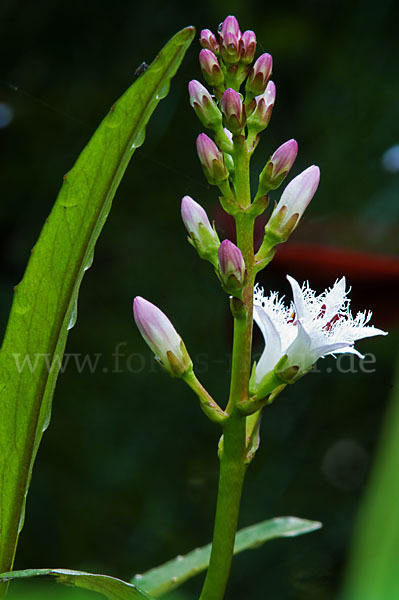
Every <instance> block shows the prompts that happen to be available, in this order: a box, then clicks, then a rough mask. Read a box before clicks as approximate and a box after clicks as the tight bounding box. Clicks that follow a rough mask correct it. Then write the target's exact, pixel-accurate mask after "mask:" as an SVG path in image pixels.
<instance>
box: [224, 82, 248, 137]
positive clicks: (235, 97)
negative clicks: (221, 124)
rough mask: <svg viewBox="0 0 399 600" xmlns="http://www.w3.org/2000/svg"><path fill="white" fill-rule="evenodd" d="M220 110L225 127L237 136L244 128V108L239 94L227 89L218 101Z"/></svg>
mask: <svg viewBox="0 0 399 600" xmlns="http://www.w3.org/2000/svg"><path fill="white" fill-rule="evenodd" d="M220 108H221V109H222V113H223V115H224V118H225V125H226V126H227V129H229V130H230V131H231V132H232V133H233V134H235V135H238V134H240V133H241V131H242V130H243V128H244V127H245V123H246V118H245V108H244V103H243V101H242V97H241V94H239V93H238V92H236V91H235V90H233V89H231V88H228V89H227V90H226V91H225V92H224V94H223V96H222V99H221V101H220Z"/></svg>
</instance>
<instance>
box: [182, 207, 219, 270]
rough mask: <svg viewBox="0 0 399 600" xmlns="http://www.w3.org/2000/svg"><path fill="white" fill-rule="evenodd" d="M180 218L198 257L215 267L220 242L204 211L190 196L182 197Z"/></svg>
mask: <svg viewBox="0 0 399 600" xmlns="http://www.w3.org/2000/svg"><path fill="white" fill-rule="evenodd" d="M181 216H182V219H183V223H184V225H185V227H186V229H187V231H188V233H189V235H190V237H189V241H190V243H191V244H192V245H193V246H194V248H195V249H196V250H197V252H198V254H199V256H200V257H201V258H203V259H204V260H209V262H211V263H212V264H213V265H215V266H216V264H217V251H218V249H219V246H220V240H219V237H218V234H217V233H216V231H215V229H214V228H213V227H212V226H211V224H210V222H209V219H208V215H207V214H206V212H205V210H204V209H203V208H202V206H201V205H200V204H198V203H197V202H195V200H193V199H192V198H190V196H184V198H182V201H181Z"/></svg>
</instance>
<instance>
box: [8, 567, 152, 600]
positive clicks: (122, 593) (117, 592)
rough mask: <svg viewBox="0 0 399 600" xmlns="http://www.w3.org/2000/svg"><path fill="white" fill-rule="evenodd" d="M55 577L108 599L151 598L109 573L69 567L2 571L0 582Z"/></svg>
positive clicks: (59, 580)
mask: <svg viewBox="0 0 399 600" xmlns="http://www.w3.org/2000/svg"><path fill="white" fill-rule="evenodd" d="M48 576H51V577H55V578H56V581H57V582H58V583H64V584H65V585H72V586H75V587H80V588H84V589H86V590H91V591H93V592H98V593H100V594H103V595H104V596H105V597H106V598H108V600H151V596H149V595H148V594H146V593H145V592H143V591H141V590H140V589H138V588H137V587H136V586H135V585H133V584H132V583H127V582H126V581H122V579H116V578H115V577H110V576H109V575H97V574H95V573H85V572H84V571H71V570H69V569H25V570H24V571H11V573H2V574H1V575H0V582H1V583H6V582H9V581H15V580H17V579H27V578H31V577H48Z"/></svg>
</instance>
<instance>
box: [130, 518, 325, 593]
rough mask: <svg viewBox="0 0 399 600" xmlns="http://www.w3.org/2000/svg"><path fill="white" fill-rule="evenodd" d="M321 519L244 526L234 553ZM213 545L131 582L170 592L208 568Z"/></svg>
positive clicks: (316, 524) (303, 530) (311, 528)
mask: <svg viewBox="0 0 399 600" xmlns="http://www.w3.org/2000/svg"><path fill="white" fill-rule="evenodd" d="M320 527H321V523H319V522H318V521H307V520H305V519H298V518H297V517H277V518H275V519H269V520H267V521H262V522H261V523H258V524H257V525H251V526H250V527H245V528H244V529H241V531H239V532H238V533H237V535H236V541H235V545H234V554H238V553H239V552H242V551H243V550H248V549H249V548H257V547H258V546H261V545H262V544H264V543H265V542H267V541H268V540H272V539H274V538H279V537H294V536H296V535H302V534H303V533H309V532H311V531H315V530H316V529H320ZM210 554H211V544H208V545H207V546H203V547H202V548H197V549H196V550H193V551H192V552H190V553H189V554H186V555H185V556H177V557H176V558H174V559H173V560H170V561H168V562H167V563H165V564H164V565H161V566H160V567H155V568H154V569H151V570H150V571H147V572H146V573H144V574H143V575H135V576H134V577H133V579H132V583H134V584H136V585H138V586H140V588H141V589H142V590H145V591H146V592H148V593H149V594H151V595H152V596H155V597H157V596H161V595H162V594H165V593H166V592H170V591H171V590H173V589H175V588H176V587H178V586H179V585H181V584H182V583H184V582H185V581H186V580H187V579H190V577H194V575H197V574H198V573H201V571H204V570H205V569H206V568H207V567H208V563H209V557H210Z"/></svg>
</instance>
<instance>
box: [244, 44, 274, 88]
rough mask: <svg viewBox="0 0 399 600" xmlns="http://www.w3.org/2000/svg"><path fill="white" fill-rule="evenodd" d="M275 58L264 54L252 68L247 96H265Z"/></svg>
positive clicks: (247, 84) (247, 85)
mask: <svg viewBox="0 0 399 600" xmlns="http://www.w3.org/2000/svg"><path fill="white" fill-rule="evenodd" d="M272 67H273V58H272V56H271V55H270V54H267V53H265V54H262V55H261V56H260V57H259V58H258V60H257V61H256V63H255V64H254V66H253V67H252V69H251V71H250V73H249V75H248V79H247V83H246V84H245V91H246V92H247V95H248V96H250V97H251V98H253V97H254V96H259V95H260V94H263V92H264V91H265V89H266V85H267V82H268V81H269V78H270V75H271V74H272Z"/></svg>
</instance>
